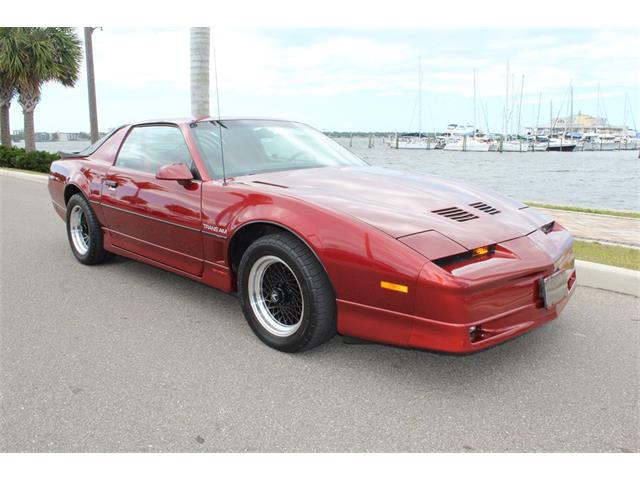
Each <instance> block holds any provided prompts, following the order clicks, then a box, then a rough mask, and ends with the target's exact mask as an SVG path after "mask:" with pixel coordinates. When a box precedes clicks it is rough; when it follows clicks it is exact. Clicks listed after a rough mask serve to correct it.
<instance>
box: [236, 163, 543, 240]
mask: <svg viewBox="0 0 640 480" xmlns="http://www.w3.org/2000/svg"><path fill="white" fill-rule="evenodd" d="M236 181H240V182H242V183H247V184H251V185H253V186H254V187H260V186H261V187H263V188H265V189H269V190H271V189H278V191H279V192H280V193H281V194H284V195H287V196H293V197H296V198H299V199H301V200H303V201H306V202H310V203H313V204H316V205H318V206H320V207H322V208H326V209H331V210H334V211H337V212H341V213H343V214H347V215H350V216H352V217H355V218H357V219H359V220H361V221H363V222H366V223H368V224H369V225H371V226H373V227H375V228H378V229H380V230H382V231H383V232H385V233H387V234H389V235H392V236H393V237H395V238H400V237H405V236H407V235H411V234H415V233H418V232H425V231H429V230H435V231H437V232H438V233H440V234H442V235H445V236H447V237H449V238H450V239H451V240H453V241H455V242H457V243H458V244H460V245H461V246H463V247H464V248H466V249H473V248H476V247H480V246H484V245H490V244H494V243H499V242H503V241H506V240H511V239H513V238H517V237H521V236H523V235H527V234H529V233H531V232H533V231H534V230H536V229H538V228H540V227H541V226H542V225H545V224H547V223H549V222H550V221H551V219H550V218H548V217H547V216H545V215H544V214H542V213H541V212H538V211H536V210H534V209H530V208H528V207H527V206H526V205H524V204H522V203H520V202H516V201H514V200H511V199H509V198H507V197H505V196H503V195H500V194H497V193H494V192H491V191H488V190H485V189H482V188H478V187H474V186H471V185H466V184H464V183H462V182H458V181H453V180H448V179H444V178H441V177H438V176H434V175H423V174H414V173H406V172H400V171H396V170H390V169H385V168H378V167H325V168H310V169H301V170H288V171H280V172H270V173H263V174H255V175H251V176H246V177H241V178H237V179H236ZM478 203H482V204H485V205H487V206H488V207H490V208H493V209H494V210H491V212H493V211H495V210H497V211H498V212H499V213H494V214H491V213H488V212H486V211H483V210H481V209H478V208H475V207H473V206H471V205H472V204H478ZM488 207H484V206H483V207H482V208H485V209H487V208H488ZM453 208H457V209H460V210H463V211H464V212H467V213H469V214H472V215H473V216H474V217H477V218H472V219H470V220H467V221H458V220H456V219H454V218H449V217H447V216H445V215H444V214H438V213H435V212H434V211H438V210H443V209H447V210H446V211H445V213H449V212H450V211H451V210H449V209H453ZM454 213H455V212H454ZM460 215H461V216H462V215H464V214H463V213H461V214H460Z"/></svg>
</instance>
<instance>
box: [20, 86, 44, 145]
mask: <svg viewBox="0 0 640 480" xmlns="http://www.w3.org/2000/svg"><path fill="white" fill-rule="evenodd" d="M39 101H40V92H20V95H19V96H18V103H19V104H20V105H21V106H22V114H23V115H24V148H25V150H27V151H28V152H31V151H33V150H35V149H36V130H35V126H34V121H33V112H34V111H35V109H36V105H38V102H39Z"/></svg>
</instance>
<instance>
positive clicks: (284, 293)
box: [238, 233, 336, 352]
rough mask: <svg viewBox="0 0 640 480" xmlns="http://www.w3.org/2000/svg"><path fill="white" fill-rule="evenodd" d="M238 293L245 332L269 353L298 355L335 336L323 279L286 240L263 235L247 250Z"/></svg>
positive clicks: (307, 254) (298, 246) (311, 260)
mask: <svg viewBox="0 0 640 480" xmlns="http://www.w3.org/2000/svg"><path fill="white" fill-rule="evenodd" d="M238 290H239V292H240V301H241V304H242V309H243V312H244V315H245V318H246V319H247V322H248V323H249V326H250V327H251V329H252V330H253V331H254V333H255V334H256V335H257V336H258V337H259V338H260V339H261V340H262V341H263V342H264V343H266V344H267V345H269V346H271V347H273V348H276V349H278V350H282V351H285V352H298V351H302V350H307V349H309V348H312V347H315V346H317V345H320V344H321V343H324V342H326V341H327V340H329V339H330V338H331V337H333V336H334V335H335V332H336V301H335V295H334V293H333V289H332V288H331V284H330V282H329V279H328V277H327V274H326V273H325V271H324V269H323V268H322V265H320V262H319V261H318V260H317V258H316V257H315V256H314V255H313V253H312V252H311V251H310V250H309V248H307V246H306V245H304V244H303V243H302V242H301V241H299V240H298V239H297V238H294V237H293V236H291V235H288V234H286V233H277V234H271V235H267V236H264V237H261V238H259V239H258V240H256V241H255V242H254V243H252V244H251V245H250V246H249V248H248V249H247V250H246V252H245V253H244V255H243V257H242V260H241V262H240V267H239V275H238Z"/></svg>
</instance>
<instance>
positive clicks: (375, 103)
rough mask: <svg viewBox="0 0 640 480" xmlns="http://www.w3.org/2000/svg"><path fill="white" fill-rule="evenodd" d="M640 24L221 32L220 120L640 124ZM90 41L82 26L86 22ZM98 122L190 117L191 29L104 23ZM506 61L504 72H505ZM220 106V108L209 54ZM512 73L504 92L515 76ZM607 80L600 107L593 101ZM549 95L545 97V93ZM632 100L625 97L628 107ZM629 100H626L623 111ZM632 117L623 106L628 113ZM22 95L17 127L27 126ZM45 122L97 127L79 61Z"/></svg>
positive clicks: (42, 108) (48, 98)
mask: <svg viewBox="0 0 640 480" xmlns="http://www.w3.org/2000/svg"><path fill="white" fill-rule="evenodd" d="M639 33H640V31H639V30H638V29H636V30H630V29H627V30H624V29H605V30H599V29H559V28H555V29H534V28H529V29H505V28H493V29H437V30H426V29H411V28H402V29H360V28H358V29H345V28H340V29H336V28H332V29H321V28H254V29H241V28H233V29H231V28H229V29H217V28H213V29H212V55H213V48H214V47H215V49H216V55H217V64H218V81H219V93H220V110H221V113H222V115H223V116H245V115H246V116H268V117H277V118H285V119H291V120H298V121H303V122H306V123H309V124H311V125H313V126H315V127H316V128H319V129H322V130H338V131H408V130H413V131H416V130H417V129H418V125H419V122H418V111H419V108H418V107H417V103H418V102H417V99H418V91H419V83H420V82H419V80H418V71H419V68H420V67H419V65H421V69H422V77H423V79H422V116H421V117H422V121H421V124H422V130H424V131H433V130H434V129H435V130H438V131H441V130H443V129H445V128H446V125H447V124H449V123H465V124H472V123H473V122H474V80H473V78H474V70H475V75H476V101H475V112H476V113H475V118H476V125H477V126H478V128H480V129H481V130H483V131H490V132H501V131H502V129H503V118H504V111H505V104H507V110H508V111H509V112H510V114H509V124H510V125H511V128H510V130H511V131H515V129H516V126H517V121H518V117H519V115H518V111H519V104H520V87H521V83H522V78H523V75H524V88H523V90H522V91H523V95H522V113H521V115H520V124H521V126H522V127H525V126H535V125H536V124H540V125H542V124H544V123H548V121H549V118H550V116H551V109H550V101H552V102H553V116H554V117H556V116H558V115H560V116H567V115H568V114H569V95H568V92H569V86H570V85H573V92H574V113H576V114H577V113H578V112H579V111H581V112H582V113H588V114H591V115H596V114H597V113H600V115H601V116H607V117H608V119H609V121H610V122H611V123H612V124H616V125H621V124H622V123H623V121H624V120H625V118H626V124H627V125H628V126H630V127H631V128H634V127H635V128H640V56H639V55H638V52H640V34H639ZM78 34H79V36H80V38H82V32H81V29H79V30H78ZM93 39H94V44H93V48H94V62H95V74H96V90H97V103H98V120H99V126H100V130H101V131H105V130H108V129H110V128H113V127H116V126H118V125H121V124H124V123H129V122H133V121H138V120H144V119H150V118H162V117H183V116H188V115H189V113H190V111H189V110H190V100H189V29H188V28H158V29H154V28H113V27H109V28H104V29H102V30H96V31H95V32H94V35H93ZM507 62H509V77H507ZM211 68H212V71H211V113H212V114H214V113H215V112H217V110H216V104H215V99H216V95H215V84H214V72H213V58H212V60H211ZM507 78H508V80H509V82H508V83H509V90H510V94H509V98H508V100H507V98H506V95H505V94H506V83H507ZM598 86H599V88H600V95H599V98H600V105H599V106H598ZM540 95H541V96H542V101H541V102H540V101H539V99H540ZM625 95H627V96H628V101H627V102H626V103H625ZM625 105H626V106H625ZM625 112H626V113H625ZM22 122H23V118H22V113H21V110H20V107H19V105H18V103H17V101H15V100H14V102H13V104H12V107H11V128H12V130H18V129H22ZM35 123H36V131H49V132H53V131H63V132H75V131H88V130H89V114H88V105H87V84H86V71H85V69H84V65H83V67H82V71H81V74H80V79H79V81H78V83H77V85H76V86H75V87H73V88H65V87H62V86H60V85H56V84H46V85H45V86H44V87H43V89H42V97H41V102H40V104H39V105H38V107H37V109H36V112H35Z"/></svg>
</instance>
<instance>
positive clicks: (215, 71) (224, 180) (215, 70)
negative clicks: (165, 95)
mask: <svg viewBox="0 0 640 480" xmlns="http://www.w3.org/2000/svg"><path fill="white" fill-rule="evenodd" d="M213 74H214V78H215V80H216V105H217V106H218V132H219V133H218V135H219V137H220V161H221V162H222V184H223V185H226V184H227V173H226V171H225V169H224V147H223V146H222V119H221V117H220V92H219V90H218V60H217V57H216V48H215V47H213Z"/></svg>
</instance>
